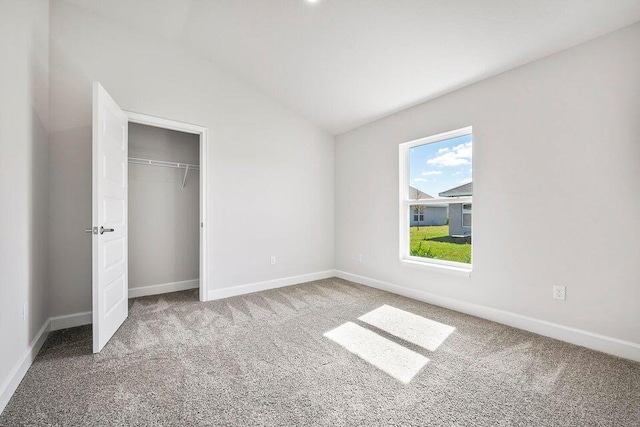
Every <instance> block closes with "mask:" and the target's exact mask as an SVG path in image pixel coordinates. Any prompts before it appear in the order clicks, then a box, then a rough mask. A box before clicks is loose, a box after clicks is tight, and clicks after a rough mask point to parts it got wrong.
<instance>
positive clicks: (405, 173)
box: [398, 126, 473, 276]
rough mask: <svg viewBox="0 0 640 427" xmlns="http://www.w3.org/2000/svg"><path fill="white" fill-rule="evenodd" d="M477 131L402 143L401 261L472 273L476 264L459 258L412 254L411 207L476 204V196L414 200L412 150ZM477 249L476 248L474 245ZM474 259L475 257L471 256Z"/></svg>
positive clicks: (459, 132) (465, 273) (466, 273)
mask: <svg viewBox="0 0 640 427" xmlns="http://www.w3.org/2000/svg"><path fill="white" fill-rule="evenodd" d="M472 133H473V128H472V127H471V126H468V127H465V128H461V129H457V130H453V131H450V132H444V133H440V134H438V135H433V136H429V137H426V138H420V139H416V140H414V141H409V142H405V143H402V144H400V145H399V146H398V149H399V152H398V161H399V171H400V173H399V195H400V200H399V203H398V205H399V219H400V221H399V227H400V228H399V236H400V239H399V241H400V242H399V249H400V251H399V255H400V262H401V263H403V264H404V265H408V266H419V267H428V268H435V269H437V270H439V271H449V272H453V273H461V274H462V275H465V276H469V275H470V273H471V270H472V269H473V264H467V263H462V262H456V261H445V260H440V259H433V258H422V257H415V256H411V255H410V247H409V245H410V237H409V232H410V225H411V216H410V215H412V212H411V206H415V205H425V206H428V205H436V204H443V203H444V204H448V205H449V204H452V203H472V200H473V198H472V196H464V197H437V198H433V199H422V200H418V199H410V198H409V197H410V194H409V150H410V149H411V148H413V147H417V146H419V145H425V144H432V143H435V142H440V141H444V140H446V139H452V138H457V137H459V136H464V135H470V134H472ZM472 251H473V248H472ZM471 259H472V260H473V256H472V258H471Z"/></svg>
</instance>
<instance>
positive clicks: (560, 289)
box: [553, 285, 567, 300]
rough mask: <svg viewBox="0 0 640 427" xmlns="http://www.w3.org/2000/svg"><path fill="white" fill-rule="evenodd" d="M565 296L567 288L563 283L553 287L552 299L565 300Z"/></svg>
mask: <svg viewBox="0 0 640 427" xmlns="http://www.w3.org/2000/svg"><path fill="white" fill-rule="evenodd" d="M566 298H567V288H566V287H565V286H564V285H555V286H554V287H553V299H560V300H565V299H566Z"/></svg>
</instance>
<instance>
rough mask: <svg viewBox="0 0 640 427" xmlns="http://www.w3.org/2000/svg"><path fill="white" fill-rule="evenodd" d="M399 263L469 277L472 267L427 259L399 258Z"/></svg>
mask: <svg viewBox="0 0 640 427" xmlns="http://www.w3.org/2000/svg"><path fill="white" fill-rule="evenodd" d="M400 263H401V264H402V265H403V266H405V267H416V268H422V269H425V270H431V271H437V272H440V273H447V274H454V275H456V276H463V277H471V271H472V269H473V268H472V267H471V266H469V267H458V266H455V265H446V264H436V263H434V262H429V261H416V260H413V259H406V258H405V259H401V260H400Z"/></svg>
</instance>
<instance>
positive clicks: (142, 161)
mask: <svg viewBox="0 0 640 427" xmlns="http://www.w3.org/2000/svg"><path fill="white" fill-rule="evenodd" d="M129 163H133V164H136V165H148V166H162V167H165V168H176V169H191V170H199V169H200V165H193V164H190V163H176V162H165V161H164V160H152V159H141V158H139V157H129Z"/></svg>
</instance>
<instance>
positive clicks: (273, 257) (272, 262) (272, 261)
mask: <svg viewBox="0 0 640 427" xmlns="http://www.w3.org/2000/svg"><path fill="white" fill-rule="evenodd" d="M271 265H276V256H275V255H273V256H272V257H271Z"/></svg>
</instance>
